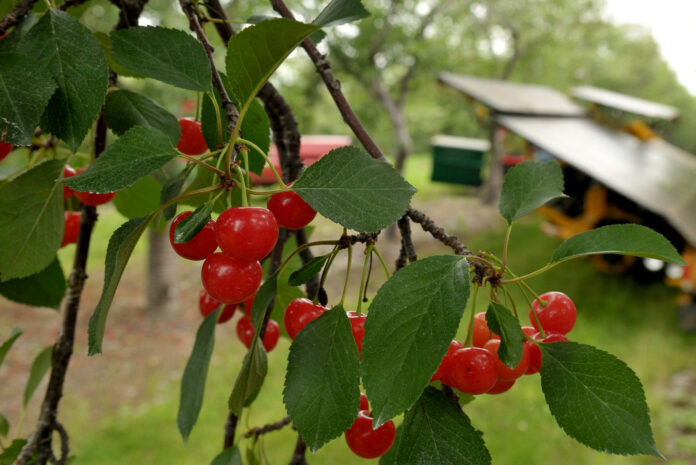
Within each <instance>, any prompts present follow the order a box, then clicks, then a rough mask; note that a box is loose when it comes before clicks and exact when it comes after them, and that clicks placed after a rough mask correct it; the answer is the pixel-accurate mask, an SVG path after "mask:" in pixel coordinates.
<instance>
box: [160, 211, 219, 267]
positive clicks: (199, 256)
mask: <svg viewBox="0 0 696 465" xmlns="http://www.w3.org/2000/svg"><path fill="white" fill-rule="evenodd" d="M191 213H193V212H190V211H186V212H181V213H179V214H178V215H177V216H176V218H174V220H173V221H172V224H171V225H170V226H169V243H170V244H172V248H173V249H174V251H175V252H176V253H177V254H179V256H181V257H184V258H188V259H189V260H203V259H205V258H206V257H208V256H209V255H210V254H212V253H213V252H215V249H217V241H216V240H215V221H213V220H212V219H211V220H208V223H207V224H206V225H205V226H203V229H201V230H200V231H198V232H197V233H196V235H195V236H193V237H192V238H191V239H190V240H188V241H186V242H182V243H180V244H177V243H175V242H174V232H175V231H176V227H177V225H178V224H179V223H181V222H182V221H183V220H184V219H185V218H187V217H188V216H190V215H191Z"/></svg>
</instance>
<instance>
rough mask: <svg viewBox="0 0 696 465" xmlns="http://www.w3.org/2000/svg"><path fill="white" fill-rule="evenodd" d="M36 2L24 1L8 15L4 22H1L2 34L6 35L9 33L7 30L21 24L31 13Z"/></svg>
mask: <svg viewBox="0 0 696 465" xmlns="http://www.w3.org/2000/svg"><path fill="white" fill-rule="evenodd" d="M36 1H37V0H22V1H21V2H19V3H18V4H17V5H15V7H14V8H12V11H10V12H9V13H7V14H6V15H5V17H4V18H2V21H0V34H4V33H5V32H7V29H9V28H10V27H12V26H14V25H15V24H17V23H18V22H20V21H21V20H22V18H24V17H25V16H26V15H27V14H28V13H29V12H30V11H31V9H32V7H33V6H34V3H36Z"/></svg>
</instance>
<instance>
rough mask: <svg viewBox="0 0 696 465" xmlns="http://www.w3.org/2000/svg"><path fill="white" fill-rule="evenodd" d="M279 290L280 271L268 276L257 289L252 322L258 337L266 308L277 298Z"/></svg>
mask: <svg viewBox="0 0 696 465" xmlns="http://www.w3.org/2000/svg"><path fill="white" fill-rule="evenodd" d="M277 290H278V273H273V274H271V275H269V276H267V277H266V281H264V283H263V284H262V285H261V286H260V287H259V290H258V291H256V297H254V305H252V307H251V322H252V324H253V325H254V338H255V339H256V338H257V334H258V333H259V328H261V323H262V322H263V317H264V315H265V314H266V309H267V308H268V306H269V305H270V304H271V302H272V301H273V299H274V298H275V295H276V292H277Z"/></svg>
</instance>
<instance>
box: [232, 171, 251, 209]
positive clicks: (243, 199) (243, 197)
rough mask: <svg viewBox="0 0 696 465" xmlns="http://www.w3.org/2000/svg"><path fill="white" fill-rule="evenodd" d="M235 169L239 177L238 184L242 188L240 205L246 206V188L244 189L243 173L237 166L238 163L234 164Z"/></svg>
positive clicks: (247, 200) (247, 201)
mask: <svg viewBox="0 0 696 465" xmlns="http://www.w3.org/2000/svg"><path fill="white" fill-rule="evenodd" d="M234 168H235V171H236V172H237V176H238V177H239V181H238V182H239V186H240V187H241V189H242V206H243V207H248V206H249V198H248V197H247V190H246V182H245V181H244V173H242V169H241V168H240V167H239V165H234Z"/></svg>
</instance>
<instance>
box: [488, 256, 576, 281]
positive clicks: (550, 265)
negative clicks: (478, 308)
mask: <svg viewBox="0 0 696 465" xmlns="http://www.w3.org/2000/svg"><path fill="white" fill-rule="evenodd" d="M571 258H575V257H571ZM566 260H570V258H568V259H566ZM566 260H559V261H557V262H554V263H548V264H546V265H544V266H542V267H541V268H539V269H538V270H536V271H532V272H531V273H527V274H525V275H522V276H517V277H515V278H512V279H504V280H501V281H500V284H511V283H516V282H519V281H525V280H527V279H529V278H533V277H535V276H539V275H540V274H542V273H546V272H547V271H549V270H550V269H551V268H553V267H554V266H556V265H558V264H560V263H563V262H564V261H566Z"/></svg>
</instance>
